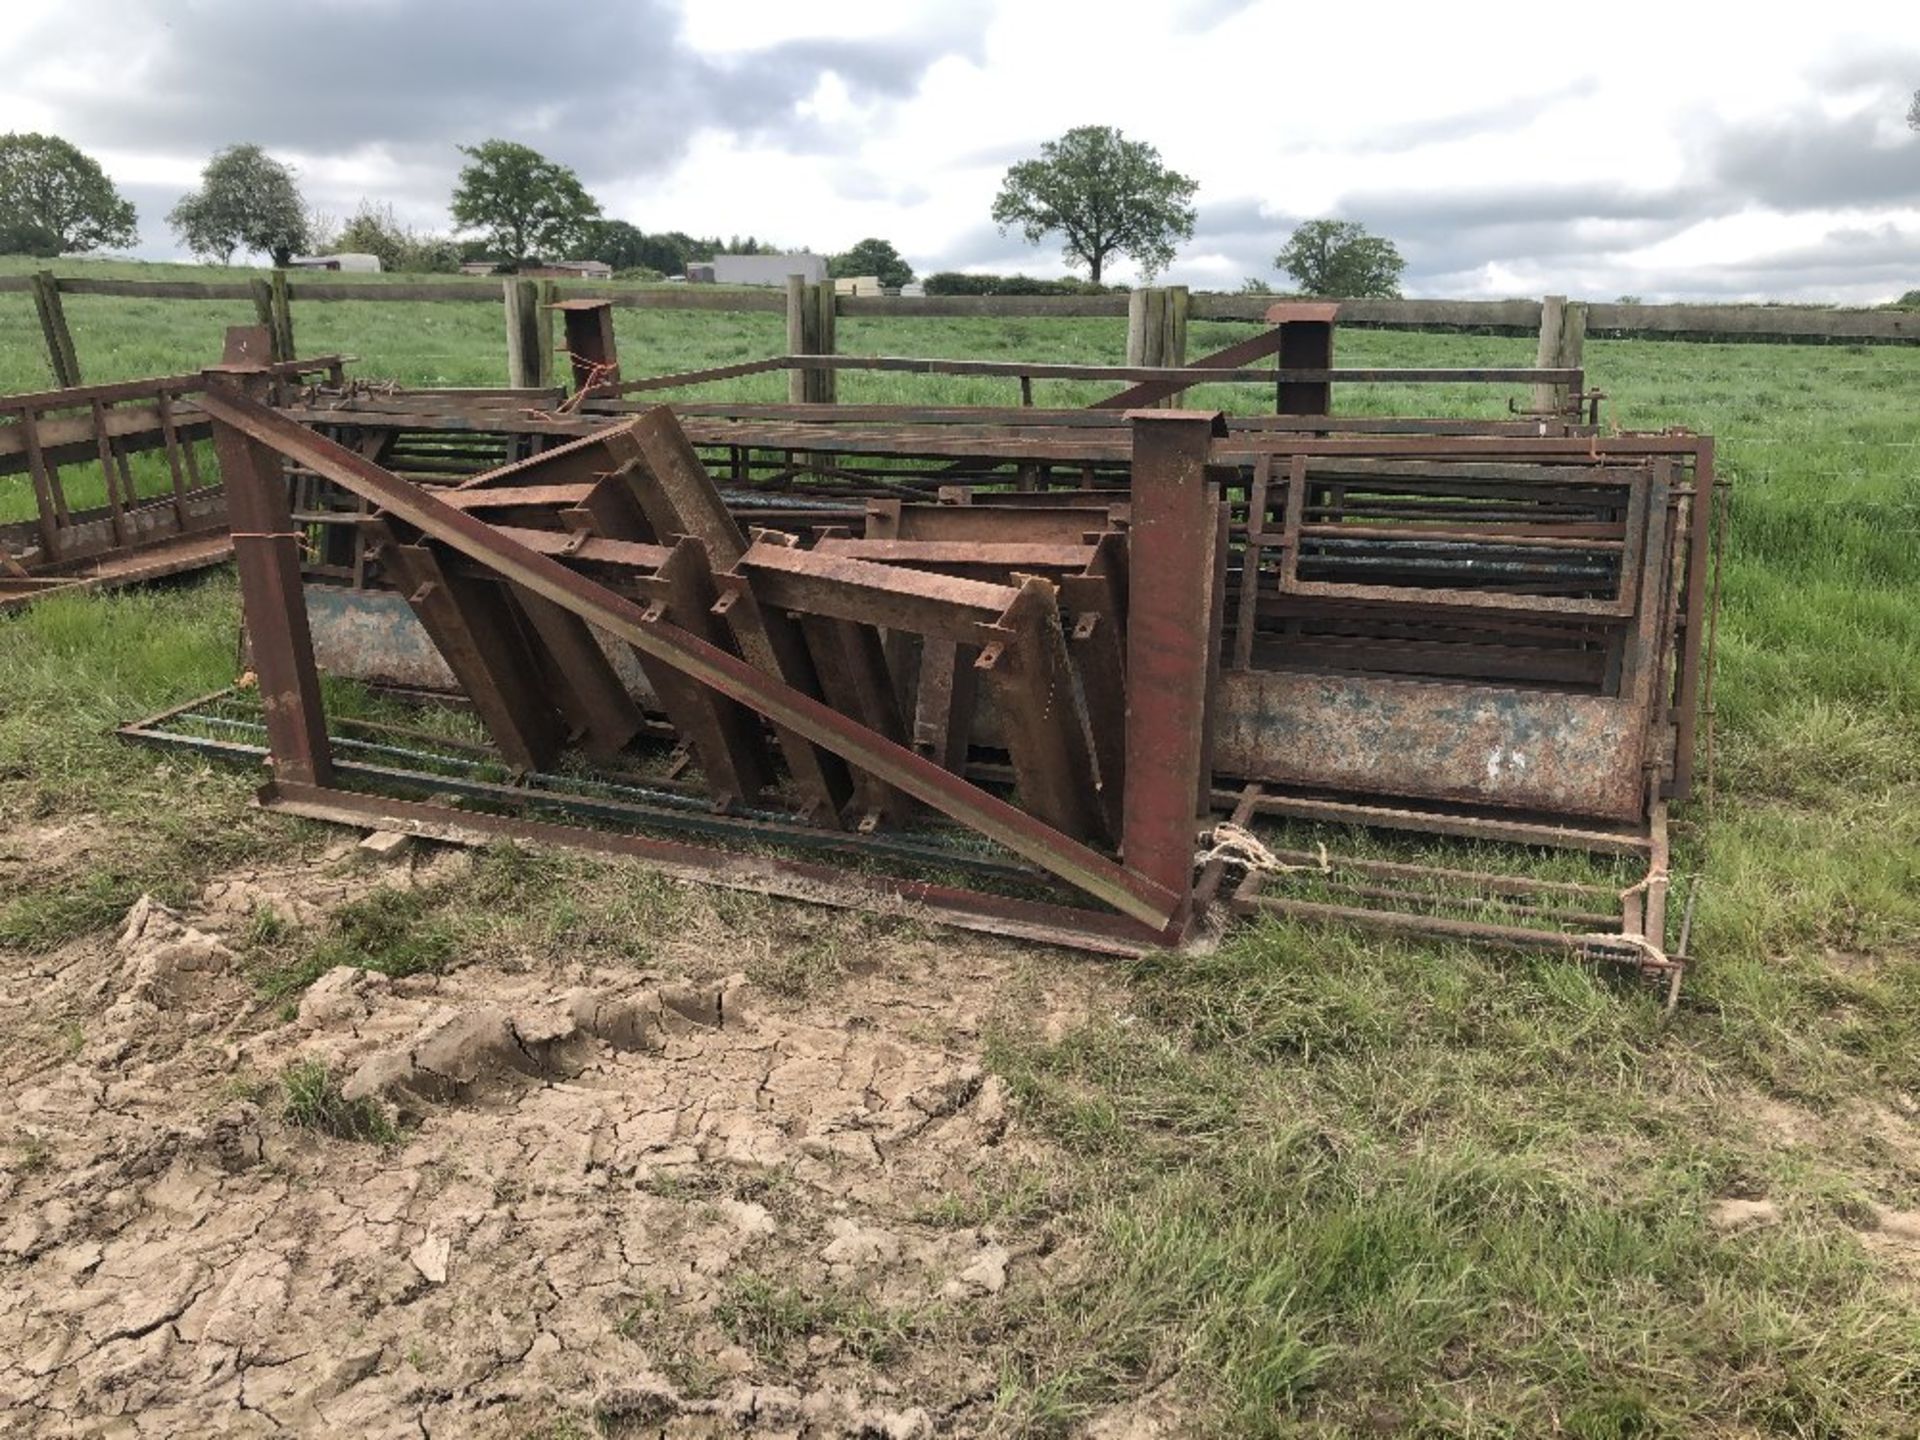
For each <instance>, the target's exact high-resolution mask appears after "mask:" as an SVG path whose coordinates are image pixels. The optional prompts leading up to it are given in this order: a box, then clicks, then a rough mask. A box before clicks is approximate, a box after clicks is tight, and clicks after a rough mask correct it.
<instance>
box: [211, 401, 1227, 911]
mask: <svg viewBox="0 0 1920 1440" xmlns="http://www.w3.org/2000/svg"><path fill="white" fill-rule="evenodd" d="M209 378H210V381H211V382H212V384H211V386H210V389H209V391H208V393H207V394H206V395H205V396H204V397H203V399H202V404H203V405H204V407H205V408H206V409H207V411H208V413H209V414H210V415H211V416H212V417H213V419H214V420H215V422H216V425H217V427H218V430H219V432H220V433H221V434H222V435H223V436H224V437H225V443H226V444H227V445H228V446H229V447H230V448H232V449H233V450H234V451H235V459H236V460H238V458H239V456H238V450H239V447H240V446H241V445H242V444H243V443H245V444H248V445H250V446H251V447H254V452H255V453H254V456H253V463H251V464H246V465H240V464H236V465H235V466H234V468H233V470H232V473H230V475H229V480H228V483H229V485H230V486H234V487H237V488H239V489H242V490H245V491H247V492H248V494H249V496H250V499H251V500H253V501H257V502H258V503H260V504H261V505H263V506H266V505H270V504H271V503H272V500H271V499H270V498H269V497H271V496H273V495H275V494H278V493H281V492H280V487H279V485H278V478H279V477H278V465H277V463H275V462H273V461H272V460H270V459H269V455H272V456H279V457H285V458H286V459H289V460H292V461H294V462H296V463H298V464H300V465H301V466H303V467H304V468H306V469H308V470H310V471H312V472H313V473H315V474H319V475H323V476H325V477H326V478H328V479H329V480H331V481H332V482H333V483H335V484H337V485H339V486H341V487H342V488H343V489H345V490H347V491H349V492H351V493H353V494H355V495H358V496H360V497H362V498H364V499H366V500H367V501H369V502H370V503H372V504H374V505H376V506H378V507H379V508H380V509H381V510H382V511H384V512H385V513H387V514H388V515H391V516H393V517H394V518H396V519H399V520H401V521H404V522H405V523H407V524H408V525H410V526H412V527H413V528H415V529H417V530H419V531H420V532H421V533H422V534H425V535H428V536H431V537H432V538H433V539H435V540H436V541H438V542H440V543H442V544H444V545H446V546H448V547H449V548H450V549H452V550H454V551H456V552H458V553H460V554H463V555H465V556H467V557H468V558H469V559H472V560H475V561H478V562H480V563H481V564H482V565H484V566H486V567H487V568H489V569H491V570H493V571H495V572H496V573H498V574H500V575H502V576H504V577H506V578H507V579H509V580H511V581H512V582H513V583H514V584H516V585H519V586H522V587H524V588H526V589H527V590H530V591H532V592H534V593H536V594H539V595H541V596H543V597H544V598H545V599H547V600H549V601H551V602H552V603H554V604H555V605H558V606H560V607H562V608H563V609H566V610H568V611H570V612H571V613H573V614H576V615H578V616H580V617H581V618H582V619H583V620H587V621H589V622H591V623H593V624H594V625H596V626H597V627H599V628H601V629H603V630H605V631H607V632H609V633H611V634H613V635H616V636H618V637H619V638H621V639H622V640H624V641H626V642H627V643H628V644H630V645H632V646H633V647H634V648H635V649H636V650H638V651H640V652H641V653H643V654H647V655H650V656H652V657H653V658H654V659H656V660H658V661H660V662H662V663H663V664H666V665H668V666H671V667H672V668H673V669H674V670H676V671H678V672H679V673H681V674H683V675H685V676H687V677H688V678H689V679H692V680H694V681H696V682H698V683H699V684H700V685H702V686H704V687H706V688H708V689H710V690H713V691H715V692H718V693H719V694H722V695H725V696H726V697H727V698H729V699H731V700H733V701H735V702H736V703H739V704H742V705H745V706H748V707H750V708H752V709H754V710H755V711H757V712H758V713H760V714H761V715H763V716H765V717H766V718H767V719H768V720H769V721H771V722H773V723H774V724H776V725H778V726H781V727H782V728H784V729H785V730H787V731H790V732H792V733H794V734H796V735H799V736H801V737H803V738H804V739H805V740H806V741H808V742H809V743H811V744H814V745H817V746H819V747H821V748H824V749H826V750H829V751H831V752H832V753H834V754H836V755H838V756H840V757H841V758H842V759H843V760H846V761H847V762H848V763H850V764H853V765H855V766H856V767H857V768H858V769H860V770H861V771H863V772H865V773H867V774H869V775H872V776H874V777H875V778H877V779H878V780H880V781H881V782H883V783H885V784H887V785H889V786H892V787H894V788H896V789H898V790H900V791H901V792H903V793H904V794H906V795H909V796H911V797H912V798H913V799H915V800H917V801H919V802H921V803H923V804H926V805H929V806H931V807H933V808H934V809H936V810H940V811H942V812H944V813H946V814H947V815H949V816H951V817H952V818H954V819H956V820H958V821H960V822H961V823H963V824H965V825H967V826H969V827H970V828H973V829H975V830H977V831H979V832H980V833H981V834H982V835H984V836H986V837H988V838H989V839H992V840H994V841H996V842H998V843H1000V844H1002V845H1004V846H1006V847H1007V848H1008V849H1009V850H1011V851H1013V852H1014V853H1015V854H1018V855H1020V856H1022V857H1023V858H1025V859H1027V860H1029V861H1031V862H1033V863H1034V864H1036V865H1038V866H1040V867H1041V868H1042V869H1044V870H1047V871H1048V872H1049V873H1051V874H1053V875H1055V876H1057V877H1058V878H1060V879H1061V880H1063V881H1065V882H1066V883H1068V884H1069V885H1071V886H1073V887H1074V888H1076V889H1078V890H1080V891H1082V892H1084V893H1085V894H1086V895H1088V896H1090V897H1092V898H1094V899H1096V900H1098V901H1101V902H1103V903H1105V904H1107V905H1110V906H1112V907H1113V908H1114V909H1116V910H1118V911H1119V912H1120V913H1121V914H1122V915H1124V916H1126V917H1128V918H1130V919H1131V920H1133V921H1135V922H1136V923H1137V924H1138V925H1139V926H1141V927H1143V929H1144V931H1145V932H1147V933H1152V934H1157V935H1158V936H1159V937H1160V938H1162V939H1163V940H1167V941H1177V940H1178V939H1179V938H1180V936H1181V933H1182V929H1183V926H1184V922H1185V920H1186V918H1187V915H1186V901H1185V897H1184V894H1183V890H1180V889H1174V888H1171V887H1168V886H1167V885H1165V884H1163V883H1161V881H1160V880H1159V879H1157V878H1155V877H1153V876H1149V875H1147V874H1145V873H1142V872H1141V871H1138V870H1135V869H1133V868H1131V867H1130V866H1127V865H1122V864H1119V863H1116V862H1115V861H1113V860H1111V859H1109V858H1107V857H1106V856H1103V855H1101V854H1100V853H1098V852H1097V851H1094V850H1091V849H1089V848H1087V847H1086V846H1085V845H1084V844H1081V843H1080V842H1078V841H1075V840H1073V839H1072V838H1070V837H1069V836H1067V835H1065V834H1063V833H1061V832H1060V831H1059V830H1057V829H1055V828H1053V827H1052V826H1049V825H1047V824H1046V823H1044V822H1042V821H1040V820H1038V819H1036V818H1035V817H1034V816H1033V815H1031V814H1029V813H1027V812H1026V811H1023V810H1021V809H1019V808H1017V807H1016V806H1014V805H1012V804H1010V803H1008V802H1007V801H1004V800H1002V799H1000V798H999V797H998V796H996V795H994V794H992V793H991V792H989V791H987V790H984V789H982V788H980V787H979V786H977V785H974V784H971V783H969V782H968V781H967V780H965V779H963V778H961V777H959V776H956V775H954V774H952V773H951V772H950V771H947V770H946V769H944V768H942V767H941V766H940V765H938V764H936V763H934V762H933V761H931V760H928V759H926V758H924V757H922V756H921V755H918V754H916V753H915V752H914V751H912V750H910V749H908V748H906V747H905V746H903V745H901V744H899V743H897V742H895V741H892V740H889V739H887V738H885V737H884V736H881V735H879V734H877V733H875V732H874V731H872V730H871V729H870V728H868V727H866V726H863V725H861V724H860V723H858V722H857V721H855V720H852V719H850V718H849V717H848V716H846V715H843V714H841V713H839V712H838V711H836V710H834V709H832V708H830V707H829V706H827V705H825V704H823V703H822V702H821V701H819V700H817V699H815V698H813V697H812V696H810V695H807V694H805V693H803V692H801V691H799V690H797V689H795V688H794V687H793V686H792V685H790V684H787V683H784V682H783V681H782V680H781V679H779V678H777V677H775V676H772V675H769V674H767V673H766V672H764V671H762V670H760V669H757V668H756V667H755V666H753V665H752V664H750V663H748V662H746V661H744V660H742V659H740V658H739V657H737V656H735V655H733V654H731V653H729V652H728V651H726V650H724V649H721V648H720V647H718V646H716V645H714V644H712V643H710V642H708V641H706V640H703V639H700V638H698V637H696V636H695V635H693V634H692V633H690V632H689V631H687V630H685V629H683V628H682V627H681V626H679V625H677V624H675V623H672V622H671V621H670V620H668V619H667V617H666V615H665V612H664V609H663V607H659V606H657V605H656V606H650V607H646V608H642V607H641V606H639V605H637V604H635V603H634V602H633V601H630V600H628V599H626V598H625V597H624V596H621V595H619V594H617V593H615V592H614V591H612V590H609V589H607V588H606V587H604V586H602V585H598V584H596V583H595V582H593V581H592V580H589V579H587V578H586V577H584V576H583V575H581V574H579V573H577V572H575V571H573V570H570V569H568V568H567V567H566V566H565V565H563V564H561V563H560V562H559V561H557V560H555V559H553V558H552V557H549V556H546V555H543V554H541V553H539V552H538V551H536V550H534V549H532V548H530V547H528V546H525V545H522V544H520V543H519V542H518V541H515V540H513V539H511V538H510V537H506V536H503V535H500V534H499V533H498V532H497V531H495V530H494V529H493V528H492V527H490V526H488V525H486V524H485V522H483V521H481V520H478V519H476V518H475V517H473V516H472V515H469V514H467V513H465V512H464V511H462V510H460V509H457V508H455V507H454V506H451V505H449V504H447V503H446V502H445V501H444V500H441V499H439V498H436V497H434V496H432V495H430V494H428V493H427V492H426V491H425V490H423V489H421V488H420V487H416V486H410V485H408V484H407V483H406V482H404V481H400V480H397V479H396V478H395V477H394V476H392V475H390V474H388V473H387V472H385V471H383V470H381V469H380V468H379V467H378V466H376V465H374V464H373V463H372V462H370V461H368V460H366V459H365V458H364V457H362V456H360V455H358V454H357V453H355V452H353V451H351V450H348V449H346V448H345V447H343V446H340V445H338V444H336V443H334V442H332V441H330V440H327V439H326V438H325V437H323V436H320V435H318V434H316V433H314V432H313V431H311V430H308V429H306V428H305V427H304V426H301V425H299V424H298V423H296V422H294V421H291V420H288V419H286V418H285V417H283V416H281V415H279V414H277V413H276V412H275V411H274V410H273V409H271V408H270V407H269V406H266V405H264V404H262V403H260V401H259V400H258V399H254V398H250V397H249V396H248V395H247V394H246V393H245V390H244V388H243V387H245V386H246V385H249V384H254V385H257V383H258V382H257V380H256V379H254V378H253V377H252V376H247V375H241V374H235V373H233V372H226V373H222V372H209ZM280 503H281V505H282V506H283V507H284V503H285V502H284V499H282V500H281V502H280ZM287 523H289V524H290V523H291V522H290V518H289V520H288V522H287ZM289 538H290V537H289ZM683 543H684V542H683ZM238 558H239V561H240V565H241V571H242V576H243V581H244V580H245V579H246V577H248V576H249V574H250V573H251V574H252V575H253V576H254V581H253V585H252V587H251V591H250V593H259V594H261V595H262V596H263V597H264V598H263V599H262V600H261V601H260V603H259V604H258V605H257V606H256V605H252V604H250V607H249V615H250V617H253V616H255V615H257V616H258V620H257V621H253V622H251V623H252V624H253V628H252V634H253V637H254V663H255V668H256V670H257V672H258V674H259V679H260V685H261V692H262V695H263V697H264V698H265V701H266V704H267V713H268V716H269V721H270V729H273V726H272V722H273V720H274V719H275V718H276V717H278V719H279V726H278V728H277V729H274V733H273V740H274V743H273V765H274V770H275V775H276V779H277V780H285V781H287V782H291V783H298V784H310V785H323V784H324V781H325V774H326V763H327V761H326V755H325V734H324V717H323V716H321V715H320V714H319V713H318V712H319V705H318V701H317V684H318V679H317V670H316V669H315V667H314V663H313V657H312V648H311V640H310V638H309V637H308V633H307V626H306V617H305V611H304V607H303V606H302V605H301V603H300V602H299V598H298V594H297V589H296V590H295V591H294V592H293V593H292V594H291V595H289V594H288V593H287V592H285V591H284V590H283V589H282V588H281V585H282V576H283V574H284V569H285V559H286V557H285V552H284V551H275V550H269V549H267V548H265V547H253V546H248V547H245V548H242V549H241V550H240V552H239V555H238ZM270 591H271V592H272V593H271V594H269V593H268V592H270ZM269 617H271V619H269ZM1197 790H1198V787H1197V785H1196V786H1195V788H1194V790H1192V791H1190V792H1189V794H1190V796H1192V795H1196V794H1197ZM268 798H271V797H268ZM1193 828H1194V827H1193V824H1192V811H1191V809H1190V810H1189V812H1188V816H1187V823H1186V824H1185V825H1184V826H1183V827H1182V837H1181V840H1180V842H1179V843H1180V844H1182V845H1183V846H1187V847H1190V846H1191V843H1192V833H1193ZM1183 888H1184V887H1183ZM1014 903H1018V902H1014Z"/></svg>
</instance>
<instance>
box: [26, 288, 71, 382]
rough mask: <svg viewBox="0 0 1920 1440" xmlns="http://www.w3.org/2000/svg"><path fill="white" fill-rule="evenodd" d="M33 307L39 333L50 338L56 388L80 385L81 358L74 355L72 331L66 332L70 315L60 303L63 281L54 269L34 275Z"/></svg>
mask: <svg viewBox="0 0 1920 1440" xmlns="http://www.w3.org/2000/svg"><path fill="white" fill-rule="evenodd" d="M33 304H34V308H35V309H36V310H38V311H39V312H40V332H41V334H43V335H45V336H46V338H47V359H48V361H49V362H50V363H51V364H52V366H53V382H54V386H55V388H56V389H60V390H68V389H71V388H72V387H73V386H75V385H78V384H80V383H81V381H80V357H79V356H78V355H76V354H75V353H74V349H73V332H72V331H71V330H69V329H67V312H66V310H65V308H64V307H63V306H62V305H61V303H60V282H59V281H58V280H56V279H54V278H53V272H52V271H51V270H37V271H35V272H34V276H33Z"/></svg>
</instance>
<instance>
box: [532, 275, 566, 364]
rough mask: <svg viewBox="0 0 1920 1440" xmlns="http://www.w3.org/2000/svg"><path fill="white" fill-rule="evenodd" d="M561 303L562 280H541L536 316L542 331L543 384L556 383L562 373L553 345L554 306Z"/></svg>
mask: <svg viewBox="0 0 1920 1440" xmlns="http://www.w3.org/2000/svg"><path fill="white" fill-rule="evenodd" d="M559 303H560V282H559V281H558V280H542V281H541V282H540V298H539V299H538V300H537V301H536V302H535V305H536V313H535V316H534V319H535V323H536V324H537V325H538V327H539V333H540V383H541V384H542V385H552V384H556V383H557V379H556V377H557V376H558V375H559V373H560V371H559V367H558V366H557V365H555V363H554V361H555V359H556V358H557V357H556V355H555V353H554V347H553V313H554V312H553V307H554V306H556V305H558V304H559Z"/></svg>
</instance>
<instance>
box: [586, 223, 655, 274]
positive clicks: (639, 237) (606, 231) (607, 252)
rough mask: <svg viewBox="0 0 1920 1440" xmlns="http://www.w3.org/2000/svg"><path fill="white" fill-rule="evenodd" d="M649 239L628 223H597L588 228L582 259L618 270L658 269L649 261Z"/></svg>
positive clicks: (637, 227)
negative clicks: (598, 262) (596, 261)
mask: <svg viewBox="0 0 1920 1440" xmlns="http://www.w3.org/2000/svg"><path fill="white" fill-rule="evenodd" d="M648 251H649V247H648V245H647V237H646V235H645V234H643V233H642V232H641V229H640V227H639V226H638V225H634V224H632V223H630V222H628V221H626V220H596V221H594V222H593V223H592V224H590V225H589V226H587V237H586V243H585V245H584V246H582V248H581V252H580V253H581V256H582V258H583V259H587V260H598V261H600V262H601V263H602V264H603V265H611V266H612V267H613V268H614V269H615V270H639V269H658V268H659V267H658V266H655V265H653V264H652V263H651V262H650V261H649V260H648V259H647V255H648Z"/></svg>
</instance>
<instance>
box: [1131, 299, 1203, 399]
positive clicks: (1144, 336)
mask: <svg viewBox="0 0 1920 1440" xmlns="http://www.w3.org/2000/svg"><path fill="white" fill-rule="evenodd" d="M1189 306H1190V301H1189V299H1188V296H1187V287H1186V286H1184V285H1143V286H1141V287H1140V288H1138V289H1136V290H1135V291H1133V292H1132V293H1131V294H1130V295H1128V296H1127V364H1129V365H1184V364H1186V363H1187V314H1188V310H1189ZM1156 403H1157V404H1158V405H1160V406H1162V407H1163V408H1164V407H1170V406H1171V405H1172V404H1173V403H1174V402H1173V401H1172V400H1162V401H1157V402H1156Z"/></svg>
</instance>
